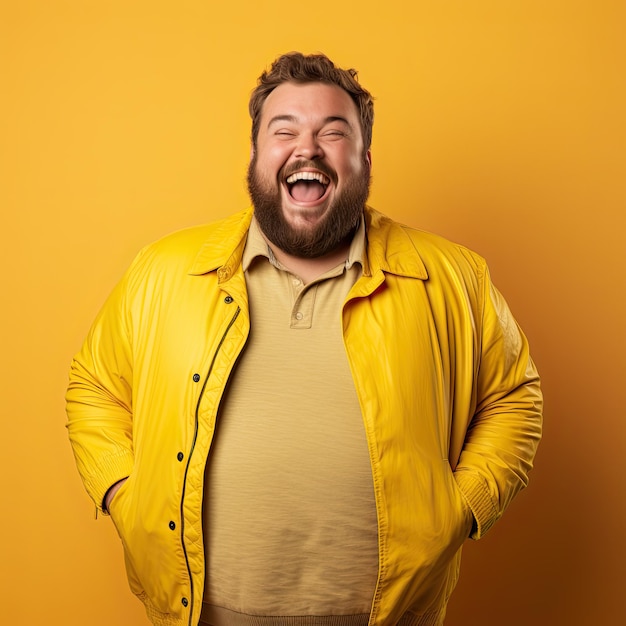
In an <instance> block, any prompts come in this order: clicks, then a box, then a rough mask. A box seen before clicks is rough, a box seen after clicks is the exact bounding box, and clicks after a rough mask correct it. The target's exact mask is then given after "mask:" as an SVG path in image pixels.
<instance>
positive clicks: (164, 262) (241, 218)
mask: <svg viewBox="0 0 626 626" xmlns="http://www.w3.org/2000/svg"><path fill="white" fill-rule="evenodd" d="M250 215H251V212H250V211H249V210H246V211H241V212H239V213H235V214H233V215H231V216H229V217H226V218H223V219H220V220H217V221H214V222H210V223H208V224H203V225H199V226H193V227H190V228H185V229H182V230H179V231H176V232H173V233H170V234H168V235H166V236H164V237H162V238H161V239H158V240H157V241H154V242H152V243H150V244H148V245H147V246H145V247H144V248H143V249H142V250H141V251H140V252H139V254H138V255H137V256H136V258H135V260H134V262H133V266H132V268H134V269H135V271H137V270H140V268H143V269H144V270H146V269H148V268H151V269H155V268H158V269H159V270H167V269H180V270H183V271H185V272H187V271H191V268H192V267H193V266H194V265H195V264H196V262H197V260H198V258H199V257H201V256H205V257H207V256H209V257H211V258H214V259H215V262H218V261H219V260H220V259H223V258H227V257H228V255H229V254H230V253H231V252H232V250H233V248H234V247H236V245H237V242H239V241H240V240H241V239H242V238H243V237H245V233H246V232H247V229H248V225H249V222H250Z"/></svg>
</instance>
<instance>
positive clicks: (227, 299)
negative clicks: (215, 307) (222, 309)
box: [224, 296, 233, 304]
mask: <svg viewBox="0 0 626 626" xmlns="http://www.w3.org/2000/svg"><path fill="white" fill-rule="evenodd" d="M232 301H233V298H232V296H226V297H225V298H224V302H226V304H230V303H231V302H232Z"/></svg>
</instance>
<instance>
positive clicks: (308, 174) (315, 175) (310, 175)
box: [287, 172, 330, 185]
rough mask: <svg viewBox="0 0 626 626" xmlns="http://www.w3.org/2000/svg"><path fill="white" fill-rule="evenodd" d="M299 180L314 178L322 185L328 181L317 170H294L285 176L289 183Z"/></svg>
mask: <svg viewBox="0 0 626 626" xmlns="http://www.w3.org/2000/svg"><path fill="white" fill-rule="evenodd" d="M299 180H316V181H317V182H319V183H322V185H328V183H329V182H330V181H329V180H328V178H326V176H324V174H321V173H319V172H296V173H295V174H292V175H291V176H289V178H287V182H288V183H289V184H290V185H292V184H293V183H295V182H297V181H299Z"/></svg>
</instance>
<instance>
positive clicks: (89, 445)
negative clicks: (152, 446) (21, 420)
mask: <svg viewBox="0 0 626 626" xmlns="http://www.w3.org/2000/svg"><path fill="white" fill-rule="evenodd" d="M127 284H128V274H127V275H126V276H125V277H124V279H123V280H122V281H121V282H120V283H119V284H118V286H117V287H116V288H115V289H114V291H113V292H112V294H111V295H110V296H109V298H108V300H107V301H106V303H105V305H104V307H103V308H102V310H101V311H100V313H99V315H98V316H97V318H96V320H95V322H94V324H93V326H92V328H91V330H90V331H89V334H88V336H87V339H86V340H85V342H84V344H83V346H82V348H81V350H80V352H79V353H78V354H77V355H76V356H75V357H74V359H73V361H72V365H71V369H70V381H69V387H68V390H67V394H66V401H67V417H68V422H67V428H68V431H69V438H70V443H71V445H72V449H73V452H74V457H75V459H76V465H77V467H78V471H79V473H80V476H81V478H82V480H83V483H84V485H85V489H86V490H87V493H88V494H89V496H90V497H91V498H92V500H93V501H94V503H95V504H96V507H97V509H98V510H100V511H103V509H102V502H103V498H104V496H105V494H106V492H107V490H108V489H109V487H111V486H112V485H113V484H114V483H116V482H117V481H119V480H121V479H122V478H125V477H127V476H129V475H130V473H131V471H132V468H133V419H132V377H133V359H132V347H131V328H130V323H129V318H130V316H129V314H128V312H127V310H126V289H127ZM103 512H105V513H106V511H103Z"/></svg>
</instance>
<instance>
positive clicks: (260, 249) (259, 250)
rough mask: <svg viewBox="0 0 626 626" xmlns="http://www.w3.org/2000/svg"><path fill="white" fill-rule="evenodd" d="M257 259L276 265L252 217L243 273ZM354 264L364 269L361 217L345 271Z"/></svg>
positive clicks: (363, 223)
mask: <svg viewBox="0 0 626 626" xmlns="http://www.w3.org/2000/svg"><path fill="white" fill-rule="evenodd" d="M258 257H265V258H266V259H268V260H269V261H270V262H271V263H273V264H274V265H276V263H277V261H276V259H275V257H274V254H273V252H272V250H271V248H270V247H269V246H268V245H267V241H265V238H264V237H263V234H262V233H261V228H260V226H259V223H258V222H257V220H256V217H254V216H252V222H251V223H250V230H249V231H248V239H247V241H246V247H245V249H244V251H243V257H242V260H241V263H242V266H243V271H244V272H246V271H247V270H248V268H249V267H250V265H252V262H253V261H254V260H255V259H257V258H258ZM355 263H360V265H361V267H365V219H364V218H363V216H361V221H360V222H359V226H358V228H357V229H356V232H355V233H354V236H353V237H352V241H351V242H350V249H349V250H348V258H347V259H346V261H345V267H346V269H350V268H351V267H352V266H353V265H354V264H355Z"/></svg>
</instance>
